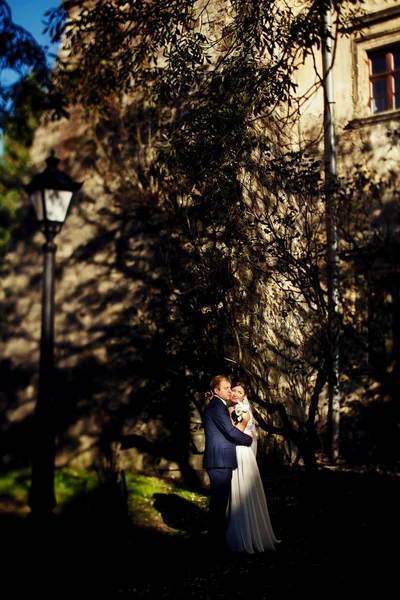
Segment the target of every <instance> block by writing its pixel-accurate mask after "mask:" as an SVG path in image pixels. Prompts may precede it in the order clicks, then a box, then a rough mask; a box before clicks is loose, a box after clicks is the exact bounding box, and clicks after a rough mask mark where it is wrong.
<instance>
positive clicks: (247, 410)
mask: <svg viewBox="0 0 400 600" xmlns="http://www.w3.org/2000/svg"><path fill="white" fill-rule="evenodd" d="M231 401H232V403H233V406H231V407H230V409H229V412H230V415H231V419H232V422H233V424H234V425H235V426H236V427H237V428H238V429H240V430H241V431H244V433H252V434H253V443H252V445H251V446H250V447H248V446H236V454H237V462H238V467H237V469H235V470H234V471H233V475H232V483H231V503H230V514H229V521H228V529H227V537H226V541H227V545H228V548H229V549H230V550H231V551H232V552H246V553H248V554H254V553H255V552H264V550H275V546H276V544H278V543H279V540H277V539H276V537H275V534H274V532H273V529H272V526H271V521H270V517H269V512H268V506H267V501H266V498H265V493H264V487H263V483H262V480H261V476H260V471H259V469H258V464H257V461H256V452H257V434H256V428H255V424H254V418H253V414H252V412H251V407H250V404H249V401H248V399H247V387H246V385H245V384H244V383H243V382H241V381H238V382H236V383H235V384H234V385H233V386H232V395H231ZM237 414H239V420H238V418H237V416H236V415H237Z"/></svg>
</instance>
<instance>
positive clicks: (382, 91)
mask: <svg viewBox="0 0 400 600" xmlns="http://www.w3.org/2000/svg"><path fill="white" fill-rule="evenodd" d="M372 95H373V97H374V98H376V96H386V79H378V80H377V81H374V82H373V84H372Z"/></svg>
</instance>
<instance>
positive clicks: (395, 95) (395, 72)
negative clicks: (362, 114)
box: [368, 44, 400, 114]
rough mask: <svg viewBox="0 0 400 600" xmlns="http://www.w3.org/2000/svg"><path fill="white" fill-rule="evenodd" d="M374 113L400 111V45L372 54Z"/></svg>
mask: <svg viewBox="0 0 400 600" xmlns="http://www.w3.org/2000/svg"><path fill="white" fill-rule="evenodd" d="M368 57H369V72H370V76H369V79H370V89H371V95H370V100H371V109H372V113H373V114H376V113H380V112H384V111H387V110H395V109H400V44H396V45H394V46H390V47H387V48H384V49H380V50H376V51H374V52H370V53H369V55H368Z"/></svg>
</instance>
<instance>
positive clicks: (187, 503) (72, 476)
mask: <svg viewBox="0 0 400 600" xmlns="http://www.w3.org/2000/svg"><path fill="white" fill-rule="evenodd" d="M30 478H31V473H30V469H21V470H14V471H9V472H8V473H5V474H2V475H1V476H0V499H1V500H3V502H4V501H6V502H7V504H8V505H10V503H11V504H14V506H15V510H16V512H17V513H21V514H22V513H24V512H27V511H28V510H29V508H28V493H29V487H30ZM54 489H55V494H56V499H57V506H56V509H55V513H56V514H58V515H62V514H63V513H64V512H65V511H67V510H68V509H69V507H71V506H73V505H74V504H75V505H77V506H78V504H79V506H80V507H81V508H82V507H85V510H86V509H87V510H88V511H89V512H92V513H96V511H98V510H101V507H104V506H107V505H108V508H110V509H111V506H112V505H113V506H114V507H115V506H119V510H122V511H124V512H126V514H127V516H128V518H129V520H130V521H131V523H132V524H133V525H137V526H140V527H144V528H154V529H156V530H159V531H160V530H162V531H163V532H165V533H169V534H171V535H182V533H183V532H184V529H185V521H186V519H187V517H188V516H190V518H191V519H192V520H193V509H197V517H195V521H196V518H197V520H200V518H201V515H203V514H204V513H205V511H206V510H207V506H208V497H207V496H206V495H205V494H200V493H198V492H193V491H191V490H188V489H185V488H184V487H181V486H179V485H177V484H176V482H175V481H174V480H168V479H163V478H159V477H156V476H154V475H152V476H150V475H145V474H142V473H131V472H129V473H124V474H121V473H115V472H114V471H105V472H102V473H99V472H96V471H90V470H84V469H68V468H63V469H57V470H56V472H55V481H54ZM167 498H172V499H175V504H176V505H178V503H179V506H180V515H176V516H175V517H174V518H171V517H170V518H169V522H170V525H168V524H167V523H165V520H166V519H165V505H166V501H165V500H166V499H167ZM79 500H80V503H79ZM0 509H1V507H0ZM185 509H186V510H185ZM188 511H189V512H190V511H191V512H192V514H191V515H186V513H187V512H188ZM167 521H168V518H167ZM180 526H181V527H182V529H180Z"/></svg>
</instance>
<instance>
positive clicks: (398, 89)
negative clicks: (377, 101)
mask: <svg viewBox="0 0 400 600" xmlns="http://www.w3.org/2000/svg"><path fill="white" fill-rule="evenodd" d="M394 108H400V75H395V77H394Z"/></svg>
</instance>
